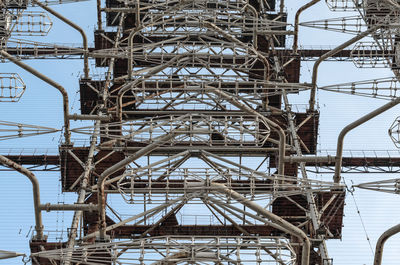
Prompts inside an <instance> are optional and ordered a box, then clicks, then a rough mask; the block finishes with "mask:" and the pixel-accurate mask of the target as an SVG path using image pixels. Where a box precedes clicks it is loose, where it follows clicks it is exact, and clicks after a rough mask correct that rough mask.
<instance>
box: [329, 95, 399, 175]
mask: <svg viewBox="0 0 400 265" xmlns="http://www.w3.org/2000/svg"><path fill="white" fill-rule="evenodd" d="M399 103H400V97H398V98H396V99H394V100H392V101H390V102H388V103H386V104H385V105H383V106H382V107H379V108H377V109H376V110H374V111H372V112H370V113H368V114H367V115H364V116H363V117H361V118H359V119H358V120H356V121H354V122H352V123H350V124H349V125H347V126H346V127H344V128H343V130H342V131H341V132H340V134H339V137H338V141H337V147H336V164H335V176H334V177H333V180H334V181H335V182H336V183H339V181H340V172H341V170H342V158H343V142H344V137H345V136H346V134H347V133H348V132H349V131H351V130H353V129H354V128H356V127H357V126H359V125H361V124H363V123H365V122H367V121H369V120H370V119H372V118H375V117H376V116H378V115H379V114H381V113H383V112H385V111H387V110H388V109H390V108H392V107H394V106H396V105H397V104H399Z"/></svg>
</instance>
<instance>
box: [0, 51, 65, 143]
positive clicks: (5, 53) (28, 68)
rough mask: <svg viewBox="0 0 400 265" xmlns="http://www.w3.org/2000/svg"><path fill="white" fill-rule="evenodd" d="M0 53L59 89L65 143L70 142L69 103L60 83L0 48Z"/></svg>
mask: <svg viewBox="0 0 400 265" xmlns="http://www.w3.org/2000/svg"><path fill="white" fill-rule="evenodd" d="M0 54H1V56H3V57H4V58H6V59H8V60H10V61H11V62H13V63H14V64H16V65H18V66H19V67H21V68H22V69H24V70H26V71H28V72H29V73H31V74H33V75H34V76H36V77H38V78H39V79H41V80H43V81H44V82H46V83H47V84H49V85H51V86H53V87H54V88H56V89H57V90H58V91H60V93H61V95H62V97H63V109H64V127H65V132H64V136H65V143H66V144H70V143H71V132H70V126H69V110H68V104H69V103H68V93H67V91H66V90H65V89H64V88H63V87H62V86H61V85H60V84H58V83H57V82H55V81H53V80H52V79H50V78H48V77H47V76H45V75H43V74H41V73H39V72H38V71H36V70H35V69H33V68H32V67H30V66H29V65H27V64H24V63H23V62H21V61H19V60H18V59H16V58H15V57H14V56H12V55H10V54H9V53H7V52H5V51H3V50H0Z"/></svg>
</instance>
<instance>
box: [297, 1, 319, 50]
mask: <svg viewBox="0 0 400 265" xmlns="http://www.w3.org/2000/svg"><path fill="white" fill-rule="evenodd" d="M319 1H321V0H311V1H310V2H308V3H307V4H305V5H304V6H302V7H300V8H299V10H297V12H296V15H295V17H294V37H293V53H294V54H297V50H298V44H297V43H298V42H299V20H300V14H301V13H302V12H303V11H304V10H306V9H307V8H310V7H312V6H313V5H315V4H316V3H318V2H319Z"/></svg>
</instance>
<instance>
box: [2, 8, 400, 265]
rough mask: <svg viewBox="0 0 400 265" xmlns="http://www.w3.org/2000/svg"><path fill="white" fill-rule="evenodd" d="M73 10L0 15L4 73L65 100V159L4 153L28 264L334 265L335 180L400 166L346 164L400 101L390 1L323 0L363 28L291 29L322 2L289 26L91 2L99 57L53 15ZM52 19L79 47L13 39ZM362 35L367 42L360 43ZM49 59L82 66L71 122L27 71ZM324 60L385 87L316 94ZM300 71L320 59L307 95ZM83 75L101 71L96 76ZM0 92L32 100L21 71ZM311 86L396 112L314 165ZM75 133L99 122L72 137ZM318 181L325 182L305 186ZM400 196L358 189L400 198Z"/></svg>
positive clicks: (389, 162) (243, 14)
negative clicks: (61, 196)
mask: <svg viewBox="0 0 400 265" xmlns="http://www.w3.org/2000/svg"><path fill="white" fill-rule="evenodd" d="M66 2H79V1H55V2H52V1H39V0H31V1H27V0H25V1H24V0H14V1H13V0H5V1H4V0H3V1H1V2H0V4H1V5H2V9H1V13H0V37H1V45H2V46H1V55H2V57H3V60H4V61H10V62H12V63H14V64H16V65H18V66H20V67H21V68H23V69H25V70H27V71H28V72H30V73H32V74H33V75H35V76H36V77H38V78H40V79H42V80H43V81H45V82H47V83H48V84H50V85H51V86H53V87H55V88H56V89H57V90H58V91H60V93H61V94H62V96H63V110H64V117H63V127H62V128H63V129H62V131H63V140H62V144H61V145H60V146H59V154H58V155H52V156H50V155H44V154H43V155H41V154H39V155H38V154H35V155H4V156H0V162H1V163H2V164H3V165H4V166H5V167H9V168H12V169H15V170H17V171H19V172H21V173H22V174H24V175H26V176H27V177H28V178H29V179H30V180H31V181H32V183H33V186H34V200H35V201H34V204H35V216H36V219H35V222H36V223H35V230H36V232H35V235H34V237H33V238H32V239H31V241H30V249H31V258H32V264H41V265H47V264H49V265H50V264H110V265H111V264H160V265H161V264H287V265H289V264H293V265H294V264H298V265H300V264H301V265H308V264H318V265H333V262H332V259H331V257H330V256H329V253H328V249H327V246H326V240H329V239H339V238H341V236H342V224H343V213H344V202H345V193H346V192H345V187H344V186H343V185H342V184H341V182H340V181H341V174H342V173H341V172H342V171H345V172H349V171H352V170H358V171H362V170H365V172H372V171H373V170H386V171H387V172H389V171H396V170H398V168H399V166H400V158H392V157H388V156H381V157H369V156H363V157H361V156H360V157H346V156H345V155H343V138H344V136H345V135H346V133H347V132H348V131H350V130H351V129H352V128H353V127H356V126H358V125H359V124H362V123H363V122H365V121H367V120H368V119H370V118H372V117H374V116H376V115H378V114H380V113H381V112H383V111H385V110H387V109H389V108H390V107H392V106H394V105H396V104H397V103H398V102H399V101H400V100H399V98H398V97H397V95H396V91H397V83H398V79H397V78H398V69H399V67H398V62H399V57H398V52H397V49H398V47H399V34H398V20H399V12H400V11H399V10H400V9H399V8H400V6H399V4H398V2H397V1H391V0H388V1H377V0H365V1H361V0H357V1H355V0H354V1H351V0H348V1H345V0H341V1H333V0H332V1H326V2H327V4H328V6H329V7H330V9H332V10H341V11H343V10H352V11H354V10H358V11H359V15H357V16H347V17H341V18H335V19H327V20H315V21H310V22H303V23H301V24H300V23H299V17H300V15H301V13H302V12H303V11H304V10H306V9H307V8H310V7H311V6H313V5H314V4H316V3H317V2H319V0H314V1H310V2H308V3H305V5H304V6H303V7H302V8H301V9H299V10H298V11H297V13H296V14H295V21H294V23H293V22H292V21H288V14H287V13H286V11H285V5H284V1H283V0H281V1H280V2H277V3H276V2H275V1H274V0H228V1H220V0H211V1H208V0H195V1H186V0H137V1H134V0H129V1H128V0H125V1H123V0H106V1H105V3H103V2H102V1H100V0H98V1H97V12H98V22H97V29H96V30H95V32H94V47H92V46H91V45H90V44H88V43H87V38H86V35H85V32H84V31H83V30H82V29H81V28H80V27H79V26H77V25H75V24H74V23H73V22H71V21H69V20H68V19H66V18H65V17H64V16H63V14H59V13H57V12H55V11H54V10H53V9H52V8H51V5H52V4H62V3H66ZM32 6H36V8H35V9H34V10H35V11H30V9H31V8H32ZM39 8H40V9H41V10H43V11H37V10H38V9H39ZM48 13H50V14H52V15H53V16H55V17H57V18H58V19H60V20H61V21H63V22H65V23H67V24H68V25H70V26H71V27H73V28H74V29H76V30H78V31H79V32H80V33H81V34H82V37H83V44H82V47H78V48H77V47H67V46H60V45H56V44H46V43H39V42H34V41H29V40H24V41H21V40H19V41H16V40H15V39H13V34H14V35H18V34H19V35H26V34H28V35H45V34H46V33H47V32H48V31H49V30H50V27H51V26H52V22H51V20H50V19H49V15H48ZM104 19H105V20H104ZM103 20H104V21H103ZM299 26H303V27H314V28H323V29H325V30H332V31H341V32H346V33H350V34H353V35H354V36H353V37H352V38H351V39H350V40H349V41H347V42H345V43H344V44H343V45H340V46H339V47H337V48H333V49H328V50H324V49H303V48H300V47H299V45H298V35H299ZM367 36H371V37H372V38H371V41H369V42H363V41H362V39H363V38H364V37H367ZM349 47H352V48H351V49H350V48H349ZM48 58H57V59H64V58H67V59H71V58H72V59H82V60H83V61H84V70H83V76H82V77H81V78H80V79H79V91H80V113H76V114H74V113H70V107H69V103H70V100H69V97H68V96H69V95H68V93H67V91H66V90H65V89H64V88H63V86H62V85H60V84H58V83H56V82H55V81H53V80H52V79H51V78H49V77H47V76H45V75H42V74H41V73H39V72H37V71H36V70H35V69H33V68H31V67H29V66H28V65H27V64H25V63H24V62H23V59H48ZM325 60H338V61H339V60H343V61H346V60H347V61H348V60H353V61H354V63H355V64H356V66H359V67H365V66H368V65H370V66H371V65H372V66H376V65H382V66H384V67H387V68H390V69H392V70H393V72H394V77H392V78H384V79H379V80H367V81H360V82H352V83H342V84H336V85H331V86H324V87H317V77H318V67H319V64H320V63H321V62H322V61H325ZM304 61H315V63H314V68H313V73H312V80H311V82H308V83H301V82H300V69H301V63H302V62H304ZM89 62H93V63H95V66H96V67H97V68H98V69H103V70H104V71H103V73H104V74H102V75H93V74H92V73H91V72H90V71H89ZM0 81H1V87H0V89H1V91H0V99H1V100H2V101H18V100H19V98H20V97H21V96H22V94H23V92H24V90H25V87H26V86H25V84H24V82H23V81H22V79H21V78H20V76H19V75H18V73H11V74H0ZM317 88H318V89H320V90H326V91H333V92H342V93H349V94H359V95H363V96H371V97H380V98H386V99H390V100H391V101H390V103H388V104H386V105H384V106H383V107H382V108H380V109H378V110H376V111H374V112H372V113H371V114H370V115H369V116H368V115H367V116H365V117H363V118H361V119H360V120H358V122H356V123H354V124H351V125H349V126H348V127H346V128H345V130H343V131H342V133H341V134H340V135H341V136H340V137H342V138H340V137H339V140H338V149H337V150H336V154H334V155H332V156H322V155H320V154H319V153H317V144H318V143H317V140H318V127H319V117H320V115H319V110H318V108H317V107H316V91H317ZM299 93H309V94H310V96H309V99H308V102H305V103H306V104H307V107H306V108H304V109H302V110H297V109H294V108H293V105H292V104H291V102H290V100H289V99H290V97H293V96H296V95H297V94H299ZM74 120H86V121H93V122H92V123H91V125H89V126H85V127H75V126H73V125H74V124H73V121H74ZM71 124H72V125H71ZM0 126H1V127H0V128H7V129H5V130H4V131H5V132H7V133H8V132H10V131H11V132H14V133H11V134H9V133H8V134H6V135H0V137H1V139H3V140H4V139H11V138H15V137H22V136H29V135H32V134H33V135H37V134H46V133H54V132H59V131H60V130H59V129H53V128H47V127H42V126H33V125H26V124H19V123H14V122H0ZM397 127H398V122H397V121H396V122H395V123H394V124H393V126H392V127H391V130H390V132H391V136H392V138H393V140H394V141H395V143H396V144H398V139H397V138H396V137H398V129H397ZM78 137H81V138H86V139H87V140H88V142H89V144H86V145H83V144H80V142H79V141H75V139H76V138H78ZM23 166H25V167H28V169H26V168H24V167H23ZM29 167H32V168H34V169H37V168H41V169H42V170H59V171H60V174H61V182H62V191H63V192H66V193H76V194H77V199H76V203H74V204H44V203H42V202H41V201H40V195H39V184H38V182H37V180H36V177H35V175H34V174H33V173H32V172H31V171H30V170H29ZM322 171H324V172H331V173H333V179H332V180H331V181H321V180H317V179H313V178H312V177H308V175H310V172H311V173H315V172H322ZM393 183H395V184H396V185H395V188H396V189H395V190H393V189H392V188H391V187H392V184H393ZM398 183H400V181H397V180H390V181H386V182H385V181H383V182H381V181H379V182H373V183H365V184H362V185H359V186H358V187H359V188H365V189H373V190H384V191H387V192H398V191H397V187H398V185H397V184H398ZM112 201H114V203H112V204H111V203H110V202H112ZM42 211H73V212H74V215H73V218H72V220H68V222H71V224H70V225H69V226H68V228H69V229H68V238H67V239H66V240H65V241H63V242H52V241H49V240H48V239H47V238H46V228H45V227H43V224H42V216H41V215H42V214H41V212H42ZM121 211H125V212H129V217H124V216H122V215H121V214H120V212H121ZM377 259H379V257H378V258H377Z"/></svg>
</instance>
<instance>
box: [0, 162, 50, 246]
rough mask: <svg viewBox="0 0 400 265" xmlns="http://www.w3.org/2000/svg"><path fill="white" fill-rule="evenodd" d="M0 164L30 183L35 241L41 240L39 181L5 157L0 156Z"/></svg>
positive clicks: (29, 172)
mask: <svg viewBox="0 0 400 265" xmlns="http://www.w3.org/2000/svg"><path fill="white" fill-rule="evenodd" d="M0 163H2V164H4V165H5V166H7V167H9V168H12V169H14V170H16V171H18V172H19V173H21V174H23V175H25V176H26V177H28V179H29V180H30V181H31V183H32V188H33V207H34V210H35V230H36V239H38V240H41V239H43V223H42V213H41V211H40V189H39V181H38V180H37V178H36V176H35V175H34V174H33V173H32V172H31V171H29V170H28V169H26V168H24V167H23V166H21V165H19V164H17V163H15V162H14V161H12V160H11V159H8V158H7V157H5V156H2V155H0Z"/></svg>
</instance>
